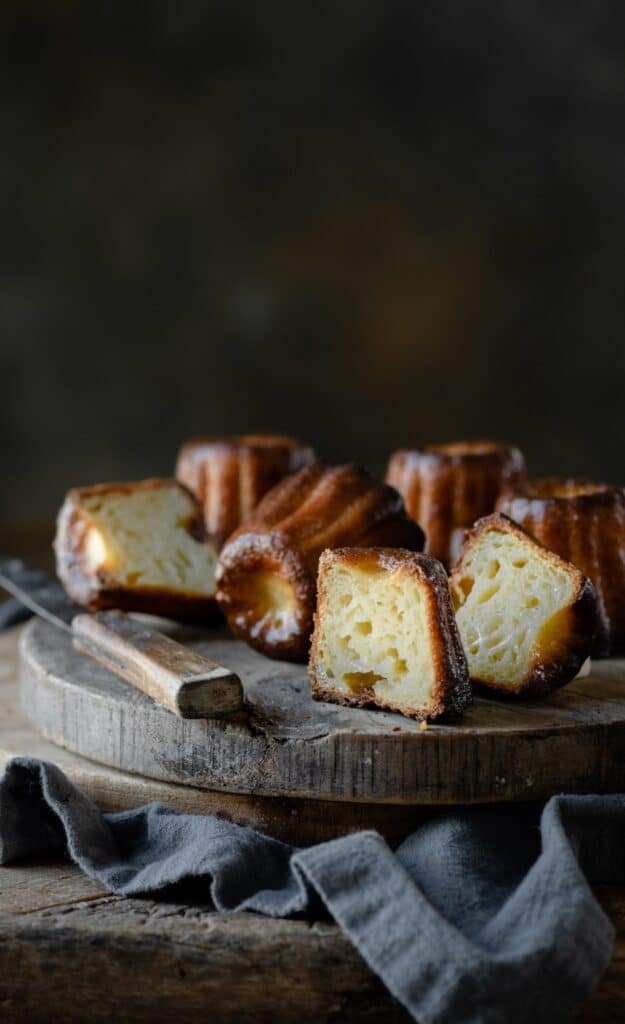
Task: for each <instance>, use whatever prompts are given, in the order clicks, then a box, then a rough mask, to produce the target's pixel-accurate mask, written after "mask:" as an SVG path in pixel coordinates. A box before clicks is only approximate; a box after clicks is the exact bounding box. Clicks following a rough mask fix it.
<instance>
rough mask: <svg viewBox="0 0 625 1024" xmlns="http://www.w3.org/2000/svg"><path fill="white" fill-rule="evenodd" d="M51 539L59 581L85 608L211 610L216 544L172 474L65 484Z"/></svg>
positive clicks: (196, 613) (195, 613)
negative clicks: (165, 477) (90, 484)
mask: <svg viewBox="0 0 625 1024" xmlns="http://www.w3.org/2000/svg"><path fill="white" fill-rule="evenodd" d="M54 547H55V551H56V560H57V573H58V576H59V578H60V579H61V581H62V582H63V584H64V585H65V589H66V590H67V592H68V593H69V594H70V596H71V597H72V598H73V599H74V600H75V601H77V602H78V603H79V604H82V605H85V607H87V608H89V609H91V610H97V609H101V608H122V609H124V610H126V611H142V612H149V613H152V614H155V615H164V616H168V617H171V618H174V619H184V620H197V621H204V620H206V619H210V618H212V617H213V616H214V615H215V614H216V610H217V606H216V602H215V568H216V565H217V550H216V547H215V545H214V544H212V543H210V542H209V541H207V540H206V535H205V530H204V523H203V521H202V514H201V511H200V508H199V505H198V504H197V502H196V500H195V498H194V497H193V495H192V494H191V493H190V492H189V491H187V489H186V488H185V487H183V486H181V485H180V484H178V483H176V481H175V480H160V479H154V480H144V481H142V482H141V483H123V484H98V485H96V486H94V487H83V488H76V489H74V490H71V491H69V493H68V494H67V497H66V498H65V502H64V503H63V506H62V508H61V511H60V512H59V517H58V522H57V533H56V539H55V542H54Z"/></svg>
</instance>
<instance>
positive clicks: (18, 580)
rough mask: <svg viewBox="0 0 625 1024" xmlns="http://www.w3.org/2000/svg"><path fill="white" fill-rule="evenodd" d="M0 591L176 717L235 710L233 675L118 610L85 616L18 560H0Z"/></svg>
mask: <svg viewBox="0 0 625 1024" xmlns="http://www.w3.org/2000/svg"><path fill="white" fill-rule="evenodd" d="M0 588H2V589H4V590H6V591H8V592H9V593H10V594H12V595H13V596H14V597H16V598H17V599H18V601H20V602H21V603H22V604H23V605H25V606H26V607H27V608H30V610H31V611H33V612H34V613H35V615H37V616H39V618H42V619H45V621H46V622H49V623H50V624H51V625H53V626H55V627H56V628H57V629H62V630H63V631H65V632H66V633H69V634H70V635H71V637H72V642H73V645H74V647H75V648H76V649H77V650H79V651H80V652H81V653H83V654H86V655H87V656H88V657H90V658H92V659H93V660H94V661H97V662H99V663H100V664H101V665H104V666H105V667H106V668H108V669H109V670H110V671H111V672H114V673H115V675H118V676H120V677H121V678H122V679H124V680H125V681H126V682H128V683H130V684H131V685H132V686H134V687H136V688H137V689H139V690H141V691H142V692H143V693H145V694H147V696H148V697H151V698H152V699H153V700H155V701H156V702H157V703H158V704H161V705H162V706H163V707H166V708H167V709H168V710H169V711H173V713H174V714H176V715H178V716H179V717H181V718H213V717H219V716H221V715H227V714H231V713H232V712H234V711H237V710H238V709H239V708H240V707H241V705H242V703H243V687H242V686H241V680H240V679H239V677H238V676H237V675H236V673H234V672H231V671H230V669H228V668H225V667H224V666H223V665H219V664H218V663H217V662H214V661H212V660H211V659H210V658H207V657H205V655H203V654H200V653H199V652H198V651H195V650H192V649H191V648H189V647H185V646H184V645H183V644H179V643H177V642H176V641H175V640H172V639H171V637H168V636H165V635H164V634H163V633H159V632H158V630H155V629H151V628H150V627H148V626H146V625H144V623H142V622H138V621H136V620H135V619H133V618H131V617H130V616H129V615H126V614H125V613H124V612H120V611H102V612H94V613H87V612H85V610H84V608H81V606H80V605H78V604H76V603H75V602H74V601H72V600H71V599H70V598H69V597H68V596H67V594H66V593H65V590H64V589H63V587H62V586H61V584H60V583H59V582H58V581H57V580H55V579H53V577H51V576H48V574H47V573H45V572H42V571H41V570H39V569H34V568H33V567H32V566H29V565H27V564H26V563H25V562H23V561H22V560H21V559H19V558H8V557H3V556H0Z"/></svg>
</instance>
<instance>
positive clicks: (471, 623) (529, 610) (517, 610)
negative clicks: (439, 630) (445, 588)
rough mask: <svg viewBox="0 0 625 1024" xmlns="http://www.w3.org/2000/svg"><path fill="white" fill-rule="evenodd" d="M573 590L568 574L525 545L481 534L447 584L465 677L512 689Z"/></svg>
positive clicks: (497, 534) (515, 539)
mask: <svg viewBox="0 0 625 1024" xmlns="http://www.w3.org/2000/svg"><path fill="white" fill-rule="evenodd" d="M575 591H576V581H575V577H574V576H573V574H572V573H571V572H570V571H569V570H568V569H567V568H566V567H561V566H558V565H557V564H553V562H552V561H551V560H550V559H549V558H546V557H545V556H544V555H543V554H542V553H541V551H540V549H537V548H535V547H534V546H533V545H532V544H531V543H530V542H527V541H524V540H523V539H521V538H520V537H515V536H514V535H513V534H509V533H503V532H497V531H494V530H490V531H488V532H487V533H484V534H483V535H482V536H481V537H480V538H479V540H478V542H477V544H476V545H475V547H474V548H473V549H472V550H471V552H470V553H469V555H468V557H467V558H466V559H465V560H464V563H463V566H462V571H461V572H458V573H456V574H455V575H454V578H453V581H452V596H453V600H454V606H455V609H456V619H457V622H458V627H459V629H460V636H461V638H462V643H463V645H464V649H465V653H466V656H467V661H468V663H469V675H470V676H471V677H472V678H474V679H480V680H483V681H484V682H485V683H489V682H491V683H493V684H495V685H497V686H498V687H501V688H505V689H510V690H512V691H514V690H515V689H516V688H517V687H518V686H519V684H520V683H522V682H523V680H524V677H525V676H526V675H527V672H528V668H529V667H530V666H531V665H532V664H533V663H534V661H535V659H536V656H537V655H539V653H540V648H541V646H542V645H544V644H545V643H546V642H547V641H548V639H549V635H550V627H552V626H553V627H554V628H555V627H556V622H557V620H556V618H555V617H556V616H557V615H558V613H559V612H561V611H562V610H563V609H565V608H566V607H567V605H569V604H570V603H571V601H572V600H573V598H574V595H575Z"/></svg>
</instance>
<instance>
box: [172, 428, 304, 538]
mask: <svg viewBox="0 0 625 1024" xmlns="http://www.w3.org/2000/svg"><path fill="white" fill-rule="evenodd" d="M313 460H314V452H313V450H312V448H310V447H308V446H307V445H302V444H301V443H300V442H299V441H297V440H296V439H295V438H292V437H286V436H282V435H276V434H244V435H240V436H234V437H197V438H192V439H191V440H189V441H187V442H186V443H185V444H184V445H183V446H182V448H181V449H180V452H179V454H178V459H177V462H176V477H177V479H178V480H180V481H181V482H182V483H183V484H185V485H186V486H187V487H188V488H189V489H190V490H191V491H192V492H193V493H194V494H195V496H196V498H197V499H198V501H199V502H200V505H201V506H202V511H203V514H204V522H205V525H206V530H207V532H208V534H209V536H210V537H211V538H212V539H213V540H214V541H215V543H217V544H219V545H220V546H221V545H222V544H223V543H224V541H225V540H226V538H227V537H229V536H230V535H231V534H232V533H234V531H235V530H236V528H237V527H238V526H239V525H240V523H241V522H242V521H243V520H244V519H246V518H247V517H248V516H249V515H250V514H251V513H252V512H253V511H254V509H255V508H256V506H257V505H258V503H259V501H260V500H261V499H262V498H263V497H264V495H265V494H266V493H267V491H269V490H271V488H272V487H275V485H276V484H277V483H279V482H280V480H282V479H283V478H284V477H285V476H288V475H289V474H290V473H296V472H297V471H298V470H300V469H301V468H302V467H303V466H306V465H308V464H309V463H311V462H312V461H313Z"/></svg>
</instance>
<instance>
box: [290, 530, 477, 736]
mask: <svg viewBox="0 0 625 1024" xmlns="http://www.w3.org/2000/svg"><path fill="white" fill-rule="evenodd" d="M318 594H319V600H318V606H317V613H316V616H315V631H314V634H313V641H312V647H311V653H310V666H309V670H310V677H311V683H312V693H313V697H315V699H316V700H326V701H334V702H336V703H339V704H355V705H360V706H363V705H364V706H366V705H370V706H375V707H379V708H386V709H387V710H389V711H399V712H401V713H402V714H403V715H408V716H410V717H411V718H419V719H433V718H436V717H437V716H438V715H441V714H443V712H445V711H456V712H459V711H462V709H463V708H464V707H465V706H466V705H467V704H468V703H469V701H470V699H471V688H470V683H469V678H468V673H467V662H466V658H465V656H464V652H463V650H462V644H461V642H460V636H459V634H458V628H457V626H456V621H455V618H454V613H453V608H452V604H451V598H450V594H449V584H448V582H447V575H446V573H445V570H444V569H443V566H442V565H441V564H440V562H437V561H436V560H435V559H434V558H429V557H428V556H427V555H418V554H415V553H414V552H412V551H405V550H402V549H397V548H369V549H362V548H342V549H339V550H335V551H325V552H324V553H323V555H322V556H321V560H320V563H319V577H318Z"/></svg>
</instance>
